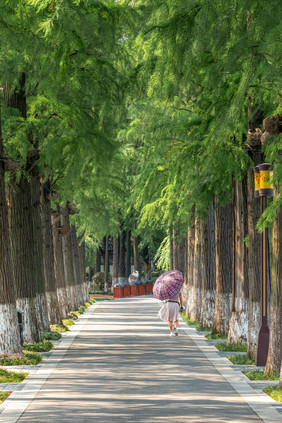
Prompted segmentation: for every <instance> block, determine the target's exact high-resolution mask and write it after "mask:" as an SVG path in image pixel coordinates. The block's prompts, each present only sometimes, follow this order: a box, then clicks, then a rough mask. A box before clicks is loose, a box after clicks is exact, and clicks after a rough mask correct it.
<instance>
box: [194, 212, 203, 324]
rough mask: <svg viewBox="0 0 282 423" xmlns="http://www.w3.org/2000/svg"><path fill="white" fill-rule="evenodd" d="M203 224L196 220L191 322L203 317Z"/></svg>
mask: <svg viewBox="0 0 282 423" xmlns="http://www.w3.org/2000/svg"><path fill="white" fill-rule="evenodd" d="M202 230H203V223H202V222H200V221H199V220H198V219H197V218H196V219H195V244H194V248H195V249H194V266H193V270H194V272H193V297H192V305H191V320H192V321H195V320H197V321H199V320H200V316H201V288H202V283H201V281H202V257H201V254H202V248H201V238H202V237H201V232H202Z"/></svg>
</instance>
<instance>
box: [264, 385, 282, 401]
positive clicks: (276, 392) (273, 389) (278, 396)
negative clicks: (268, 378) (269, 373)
mask: <svg viewBox="0 0 282 423" xmlns="http://www.w3.org/2000/svg"><path fill="white" fill-rule="evenodd" d="M263 392H265V393H266V394H267V395H269V396H270V397H271V398H273V399H274V400H275V401H278V402H282V389H279V387H278V385H276V386H267V388H264V390H263Z"/></svg>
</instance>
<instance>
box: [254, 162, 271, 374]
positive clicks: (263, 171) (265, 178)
mask: <svg viewBox="0 0 282 423" xmlns="http://www.w3.org/2000/svg"><path fill="white" fill-rule="evenodd" d="M272 168H273V166H272V164H270V163H262V164H260V165H258V166H255V168H254V172H255V197H260V198H261V214H263V212H264V211H265V209H266V207H267V197H272V196H273V185H272V181H271V180H272ZM267 270H268V228H264V230H263V232H262V243H261V327H260V331H259V336H258V349H257V360H256V365H257V366H265V365H266V360H267V354H268V346H269V328H268V325H267V281H268V271H267Z"/></svg>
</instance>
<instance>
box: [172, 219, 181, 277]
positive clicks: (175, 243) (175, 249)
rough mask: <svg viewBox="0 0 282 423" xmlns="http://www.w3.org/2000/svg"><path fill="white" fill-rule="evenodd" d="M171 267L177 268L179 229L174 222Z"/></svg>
mask: <svg viewBox="0 0 282 423" xmlns="http://www.w3.org/2000/svg"><path fill="white" fill-rule="evenodd" d="M172 233H173V269H175V270H179V245H178V244H179V240H178V238H179V230H178V225H177V224H176V223H174V224H173V231H172Z"/></svg>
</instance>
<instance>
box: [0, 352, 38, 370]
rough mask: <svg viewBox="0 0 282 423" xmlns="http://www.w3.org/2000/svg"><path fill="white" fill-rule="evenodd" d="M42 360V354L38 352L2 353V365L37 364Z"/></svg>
mask: <svg viewBox="0 0 282 423" xmlns="http://www.w3.org/2000/svg"><path fill="white" fill-rule="evenodd" d="M41 360H42V355H41V354H38V353H36V352H28V351H24V352H22V353H17V354H0V364H1V365H2V366H23V365H30V366H35V365H36V364H38V363H40V361H41Z"/></svg>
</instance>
